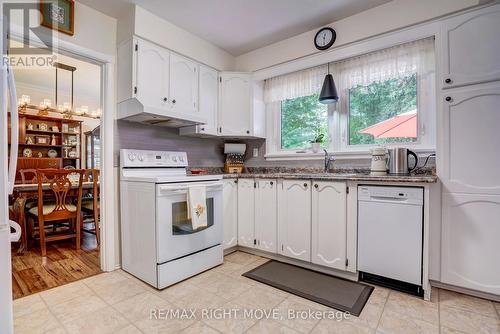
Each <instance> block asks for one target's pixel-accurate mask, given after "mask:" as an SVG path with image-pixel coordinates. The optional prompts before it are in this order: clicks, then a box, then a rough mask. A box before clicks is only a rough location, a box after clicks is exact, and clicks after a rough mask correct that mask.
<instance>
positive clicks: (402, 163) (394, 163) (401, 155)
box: [389, 147, 418, 175]
mask: <svg viewBox="0 0 500 334" xmlns="http://www.w3.org/2000/svg"><path fill="white" fill-rule="evenodd" d="M410 155H411V156H413V158H415V163H414V165H413V167H411V168H410V167H408V157H409V156H410ZM417 164H418V157H417V155H416V154H415V152H413V151H410V150H409V149H407V148H405V147H394V148H391V149H389V174H395V175H408V174H410V172H411V171H413V170H414V169H415V168H416V167H417Z"/></svg>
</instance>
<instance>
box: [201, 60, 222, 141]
mask: <svg viewBox="0 0 500 334" xmlns="http://www.w3.org/2000/svg"><path fill="white" fill-rule="evenodd" d="M218 79H219V74H218V73H217V71H216V70H213V69H211V68H209V67H206V66H202V65H200V95H199V96H200V101H199V109H200V114H202V115H203V117H205V118H206V119H207V124H204V125H200V126H199V127H200V133H203V134H208V135H217V109H218V107H219V84H218V81H219V80H218Z"/></svg>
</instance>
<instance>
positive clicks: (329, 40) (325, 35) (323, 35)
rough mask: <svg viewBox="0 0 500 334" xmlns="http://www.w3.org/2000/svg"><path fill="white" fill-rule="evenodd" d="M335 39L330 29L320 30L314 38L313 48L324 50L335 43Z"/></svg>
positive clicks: (334, 34) (335, 36)
mask: <svg viewBox="0 0 500 334" xmlns="http://www.w3.org/2000/svg"><path fill="white" fill-rule="evenodd" d="M336 38H337V34H336V33H335V30H333V29H332V28H330V27H325V28H321V29H320V30H319V31H318V32H317V33H316V36H314V46H316V49H318V50H326V49H328V48H330V47H331V46H332V45H333V43H335V39H336Z"/></svg>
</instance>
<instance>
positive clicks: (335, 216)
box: [311, 181, 348, 270]
mask: <svg viewBox="0 0 500 334" xmlns="http://www.w3.org/2000/svg"><path fill="white" fill-rule="evenodd" d="M346 189H347V187H346V184H345V182H325V181H313V188H312V211H311V212H312V229H311V233H312V238H311V240H312V241H311V246H312V250H311V262H312V263H315V264H319V265H322V266H326V267H330V268H334V269H339V270H345V269H346V267H347V265H348V263H347V256H346V251H347V209H346V205H347V192H346Z"/></svg>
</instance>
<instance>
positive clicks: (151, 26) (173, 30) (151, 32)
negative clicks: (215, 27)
mask: <svg viewBox="0 0 500 334" xmlns="http://www.w3.org/2000/svg"><path fill="white" fill-rule="evenodd" d="M134 32H135V34H136V35H137V36H140V37H143V38H145V39H148V40H150V41H151V42H154V43H157V44H159V45H163V46H164V47H166V48H168V49H170V50H172V51H175V52H177V53H180V54H181V55H184V56H186V57H189V58H192V59H194V60H196V61H198V62H200V63H203V64H205V65H208V66H210V67H213V68H215V69H218V70H222V71H227V70H233V69H234V64H235V58H234V57H233V56H232V55H230V54H229V53H227V52H226V51H224V50H222V49H221V48H219V47H216V46H214V45H213V44H210V43H209V42H207V41H206V40H204V39H202V38H200V37H198V36H195V35H193V34H191V33H190V32H187V31H186V30H183V29H181V28H179V27H177V26H176V25H173V24H172V23H170V22H168V21H165V20H163V19H161V18H160V17H158V16H156V15H154V14H153V13H150V12H148V11H147V10H145V9H143V8H141V7H138V6H136V7H135V27H134Z"/></svg>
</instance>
